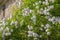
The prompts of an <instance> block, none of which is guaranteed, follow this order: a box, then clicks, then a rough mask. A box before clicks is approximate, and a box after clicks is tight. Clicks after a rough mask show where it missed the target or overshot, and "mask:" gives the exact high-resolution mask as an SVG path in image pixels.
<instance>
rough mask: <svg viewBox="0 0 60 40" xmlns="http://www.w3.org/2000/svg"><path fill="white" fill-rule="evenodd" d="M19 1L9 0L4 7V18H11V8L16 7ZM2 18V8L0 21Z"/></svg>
mask: <svg viewBox="0 0 60 40" xmlns="http://www.w3.org/2000/svg"><path fill="white" fill-rule="evenodd" d="M19 1H20V0H9V1H8V2H7V3H6V4H5V6H6V9H5V18H10V17H11V16H12V13H13V6H14V7H16V6H17V3H18V2H19ZM2 18H3V11H2V8H1V9H0V19H2Z"/></svg>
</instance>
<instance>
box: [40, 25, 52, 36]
mask: <svg viewBox="0 0 60 40" xmlns="http://www.w3.org/2000/svg"><path fill="white" fill-rule="evenodd" d="M50 28H51V26H50V25H49V24H45V25H43V24H42V25H41V28H40V30H41V31H43V30H45V32H46V34H47V35H50V34H51V32H50ZM41 36H42V35H41Z"/></svg>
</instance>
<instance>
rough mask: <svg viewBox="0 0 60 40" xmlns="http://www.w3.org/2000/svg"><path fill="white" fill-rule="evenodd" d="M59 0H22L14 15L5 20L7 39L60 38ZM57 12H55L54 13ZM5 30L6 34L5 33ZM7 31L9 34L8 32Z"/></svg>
mask: <svg viewBox="0 0 60 40" xmlns="http://www.w3.org/2000/svg"><path fill="white" fill-rule="evenodd" d="M58 5H59V1H58V0H55V1H54V0H53V1H48V0H47V1H46V0H38V1H37V0H22V4H21V6H20V8H17V9H14V11H13V12H14V14H13V17H12V18H11V19H9V20H5V22H4V24H5V23H6V24H5V25H4V26H3V27H4V30H6V29H7V30H8V31H4V30H3V31H2V35H3V37H1V38H2V39H5V40H60V38H59V37H60V22H58V21H57V19H56V18H57V16H59V15H60V14H59V10H60V9H59V8H60V7H59V6H58ZM54 13H55V14H54ZM4 32H5V34H3V33H4ZM6 33H7V34H6Z"/></svg>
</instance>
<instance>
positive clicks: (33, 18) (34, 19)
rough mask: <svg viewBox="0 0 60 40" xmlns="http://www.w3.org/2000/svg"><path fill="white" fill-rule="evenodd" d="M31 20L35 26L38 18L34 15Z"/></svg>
mask: <svg viewBox="0 0 60 40" xmlns="http://www.w3.org/2000/svg"><path fill="white" fill-rule="evenodd" d="M31 20H32V21H33V23H34V24H36V16H35V15H33V16H32V17H31Z"/></svg>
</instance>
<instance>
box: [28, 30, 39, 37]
mask: <svg viewBox="0 0 60 40" xmlns="http://www.w3.org/2000/svg"><path fill="white" fill-rule="evenodd" d="M38 36H39V35H38V34H37V33H34V32H33V31H28V37H38Z"/></svg>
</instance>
